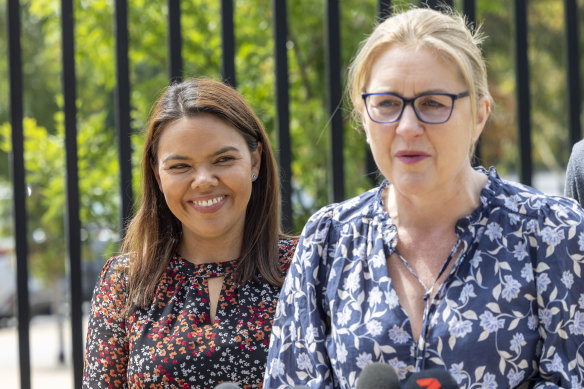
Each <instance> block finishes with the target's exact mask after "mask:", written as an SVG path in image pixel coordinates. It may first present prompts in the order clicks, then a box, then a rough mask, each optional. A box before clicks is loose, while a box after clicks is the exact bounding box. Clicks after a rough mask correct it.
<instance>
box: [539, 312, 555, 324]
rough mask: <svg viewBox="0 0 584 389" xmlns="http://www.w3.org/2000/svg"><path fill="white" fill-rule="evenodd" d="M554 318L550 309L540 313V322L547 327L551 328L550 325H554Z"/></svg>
mask: <svg viewBox="0 0 584 389" xmlns="http://www.w3.org/2000/svg"><path fill="white" fill-rule="evenodd" d="M552 316H553V315H552V311H550V310H549V309H545V308H544V309H542V310H540V311H539V320H540V321H541V322H542V324H543V325H544V326H546V327H549V325H550V324H551V323H552Z"/></svg>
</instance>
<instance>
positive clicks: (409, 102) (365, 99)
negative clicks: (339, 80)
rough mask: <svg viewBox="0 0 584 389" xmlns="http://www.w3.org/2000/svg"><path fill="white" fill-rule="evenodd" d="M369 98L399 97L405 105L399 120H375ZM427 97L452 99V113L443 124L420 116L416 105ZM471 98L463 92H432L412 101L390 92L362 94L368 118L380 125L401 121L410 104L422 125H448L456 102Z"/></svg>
mask: <svg viewBox="0 0 584 389" xmlns="http://www.w3.org/2000/svg"><path fill="white" fill-rule="evenodd" d="M369 96H394V97H397V98H398V99H400V100H401V101H402V103H403V105H402V108H401V111H400V113H399V115H397V118H395V119H394V120H392V121H389V122H382V121H379V120H375V119H373V118H372V117H371V114H370V113H369V109H368V108H367V98H368V97H369ZM425 96H448V97H450V98H451V99H452V104H451V105H450V113H448V117H447V118H446V119H445V120H444V121H441V122H428V121H426V120H424V119H422V118H421V117H420V114H419V113H418V110H417V109H416V105H415V104H414V103H415V101H416V100H417V99H419V98H420V97H425ZM469 96H470V92H469V91H465V92H461V93H458V94H453V93H432V92H428V93H422V94H420V95H417V96H414V97H412V98H410V99H408V98H405V97H403V96H400V95H398V94H395V93H388V92H378V93H362V94H361V98H362V99H363V105H364V106H365V111H366V112H367V116H369V119H371V120H373V121H374V122H375V123H380V124H390V123H395V122H397V121H398V120H400V119H401V117H402V115H403V113H404V111H405V109H406V106H407V105H408V104H411V105H412V109H413V110H414V113H415V114H416V117H417V118H418V120H419V121H421V122H422V123H426V124H443V123H446V122H447V121H448V120H450V117H451V116H452V112H453V111H454V102H455V101H456V100H458V99H460V98H463V97H469Z"/></svg>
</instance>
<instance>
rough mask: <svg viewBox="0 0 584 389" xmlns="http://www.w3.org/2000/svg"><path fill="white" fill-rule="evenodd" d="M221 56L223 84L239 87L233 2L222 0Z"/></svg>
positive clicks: (231, 0)
mask: <svg viewBox="0 0 584 389" xmlns="http://www.w3.org/2000/svg"><path fill="white" fill-rule="evenodd" d="M221 44H222V51H221V56H222V60H223V66H222V69H221V71H222V78H223V82H224V83H226V84H229V85H231V86H233V87H234V88H235V87H236V86H237V81H236V79H235V33H234V26H233V0H221Z"/></svg>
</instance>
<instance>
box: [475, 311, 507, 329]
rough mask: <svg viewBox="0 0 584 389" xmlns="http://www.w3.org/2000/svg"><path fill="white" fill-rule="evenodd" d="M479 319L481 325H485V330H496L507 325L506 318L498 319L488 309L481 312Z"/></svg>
mask: <svg viewBox="0 0 584 389" xmlns="http://www.w3.org/2000/svg"><path fill="white" fill-rule="evenodd" d="M479 319H481V327H483V329H484V330H485V331H489V332H496V331H497V330H499V329H501V328H503V327H505V320H503V319H497V318H496V317H495V316H493V313H492V312H490V311H486V312H484V313H483V314H481V315H480V316H479Z"/></svg>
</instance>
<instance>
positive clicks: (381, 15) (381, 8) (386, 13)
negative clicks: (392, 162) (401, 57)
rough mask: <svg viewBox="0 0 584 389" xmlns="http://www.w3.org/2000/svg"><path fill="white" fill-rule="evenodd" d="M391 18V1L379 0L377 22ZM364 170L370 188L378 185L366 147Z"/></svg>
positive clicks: (374, 165)
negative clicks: (365, 170)
mask: <svg viewBox="0 0 584 389" xmlns="http://www.w3.org/2000/svg"><path fill="white" fill-rule="evenodd" d="M390 16H391V0H379V2H378V3H377V20H378V21H379V22H380V23H381V22H383V21H384V20H385V19H387V18H388V17H390ZM365 169H367V177H368V178H369V182H370V183H371V185H372V186H376V185H378V184H379V171H378V170H377V165H376V164H375V159H373V154H371V148H370V147H369V146H367V147H366V150H365Z"/></svg>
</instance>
